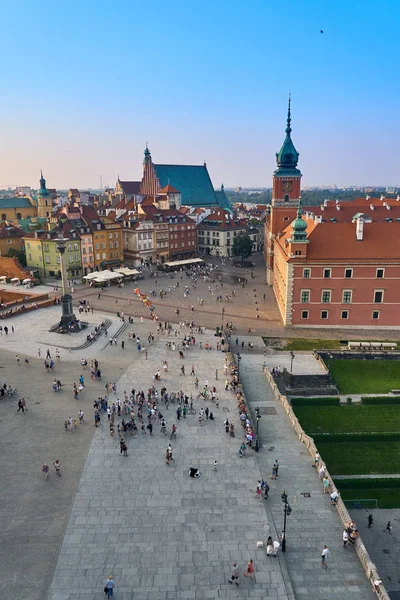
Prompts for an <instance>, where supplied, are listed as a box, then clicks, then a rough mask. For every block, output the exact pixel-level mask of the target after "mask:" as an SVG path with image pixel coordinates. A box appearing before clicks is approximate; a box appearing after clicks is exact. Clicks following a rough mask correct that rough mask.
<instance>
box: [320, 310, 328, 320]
mask: <svg viewBox="0 0 400 600" xmlns="http://www.w3.org/2000/svg"><path fill="white" fill-rule="evenodd" d="M327 318H328V311H327V310H321V319H327Z"/></svg>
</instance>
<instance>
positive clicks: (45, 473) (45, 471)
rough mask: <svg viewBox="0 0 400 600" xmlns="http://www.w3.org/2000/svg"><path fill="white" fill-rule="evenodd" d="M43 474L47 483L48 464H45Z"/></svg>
mask: <svg viewBox="0 0 400 600" xmlns="http://www.w3.org/2000/svg"><path fill="white" fill-rule="evenodd" d="M42 473H44V479H45V481H47V479H48V478H49V465H47V464H46V463H44V465H43V467H42Z"/></svg>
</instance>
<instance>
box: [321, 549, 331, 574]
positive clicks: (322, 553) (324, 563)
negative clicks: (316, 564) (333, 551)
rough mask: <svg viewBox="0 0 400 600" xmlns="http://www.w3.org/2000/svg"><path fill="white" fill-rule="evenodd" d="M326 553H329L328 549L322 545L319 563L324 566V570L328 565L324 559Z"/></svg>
mask: <svg viewBox="0 0 400 600" xmlns="http://www.w3.org/2000/svg"><path fill="white" fill-rule="evenodd" d="M328 554H329V550H328V546H326V545H325V546H324V548H323V550H322V552H321V564H322V566H323V567H324V569H325V570H326V569H327V568H328V565H327V564H326V560H327V558H328Z"/></svg>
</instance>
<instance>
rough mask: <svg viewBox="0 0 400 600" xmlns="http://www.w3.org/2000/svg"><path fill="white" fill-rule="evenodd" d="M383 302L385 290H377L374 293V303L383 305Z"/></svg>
mask: <svg viewBox="0 0 400 600" xmlns="http://www.w3.org/2000/svg"><path fill="white" fill-rule="evenodd" d="M382 302H383V290H375V291H374V303H375V304H382Z"/></svg>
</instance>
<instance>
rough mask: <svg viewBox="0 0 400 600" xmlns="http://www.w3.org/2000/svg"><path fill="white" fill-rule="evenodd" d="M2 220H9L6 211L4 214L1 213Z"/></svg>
mask: <svg viewBox="0 0 400 600" xmlns="http://www.w3.org/2000/svg"><path fill="white" fill-rule="evenodd" d="M1 220H2V221H7V215H6V213H3V214H2V215H1Z"/></svg>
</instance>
